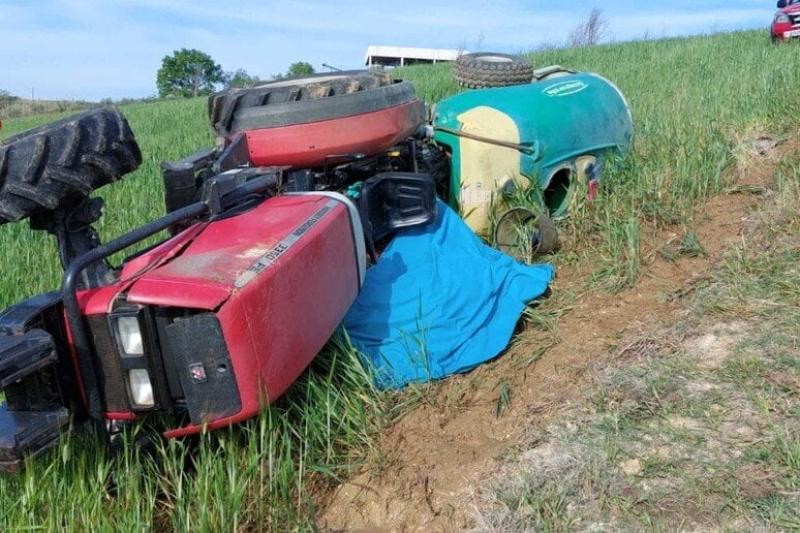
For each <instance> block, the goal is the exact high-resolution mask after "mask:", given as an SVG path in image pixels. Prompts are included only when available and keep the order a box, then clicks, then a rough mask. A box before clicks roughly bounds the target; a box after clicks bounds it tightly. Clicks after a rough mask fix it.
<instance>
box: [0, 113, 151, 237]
mask: <svg viewBox="0 0 800 533" xmlns="http://www.w3.org/2000/svg"><path fill="white" fill-rule="evenodd" d="M141 162H142V154H141V152H140V150H139V146H138V144H137V143H136V139H134V136H133V132H132V131H131V128H130V126H129V125H128V121H127V120H126V119H125V117H123V116H122V114H121V113H120V112H119V111H117V110H116V109H115V108H113V107H104V108H100V109H93V110H91V111H86V112H84V113H81V114H78V115H74V116H72V117H68V118H65V119H63V120H59V121H58V122H54V123H52V124H47V125H45V126H41V127H39V128H36V129H33V130H30V131H27V132H25V133H21V134H19V135H15V136H13V137H9V138H8V139H6V140H5V141H0V224H4V223H6V222H17V221H20V220H23V219H25V218H28V217H30V216H32V215H36V214H41V213H45V212H48V211H53V210H55V209H58V208H59V207H63V206H66V205H68V204H69V203H71V202H75V201H78V200H80V199H81V198H84V197H87V196H89V194H90V193H91V192H92V191H94V190H95V189H99V188H100V187H102V186H103V185H106V184H108V183H111V182H114V181H117V180H118V179H120V178H121V177H122V176H123V175H125V174H127V173H128V172H131V171H133V170H135V169H136V168H137V167H138V166H139V165H140V164H141Z"/></svg>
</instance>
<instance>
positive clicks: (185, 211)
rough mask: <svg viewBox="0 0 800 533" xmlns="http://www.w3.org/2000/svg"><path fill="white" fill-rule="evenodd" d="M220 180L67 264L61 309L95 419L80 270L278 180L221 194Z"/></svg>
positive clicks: (98, 413) (97, 402)
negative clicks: (80, 297)
mask: <svg viewBox="0 0 800 533" xmlns="http://www.w3.org/2000/svg"><path fill="white" fill-rule="evenodd" d="M247 171H250V172H253V171H257V169H247ZM269 171H270V172H273V171H274V169H269ZM218 177H221V176H218ZM223 183H225V182H224V181H217V180H216V179H211V180H209V181H208V182H207V183H206V186H205V187H204V189H203V199H202V200H201V201H199V202H197V203H194V204H190V205H187V206H186V207H183V208H181V209H178V210H177V211H173V212H172V213H169V214H167V215H165V216H164V217H162V218H159V219H158V220H154V221H152V222H149V223H147V224H145V225H143V226H141V227H139V228H136V229H135V230H133V231H131V232H129V233H126V234H124V235H122V236H120V237H117V238H116V239H114V240H112V241H111V242H108V243H106V244H102V245H100V246H98V247H97V248H94V249H92V250H90V251H88V252H86V253H85V254H83V255H81V256H79V257H78V258H76V259H75V260H74V261H73V262H72V263H70V265H69V267H68V268H67V269H66V270H65V272H64V281H63V283H62V285H61V291H62V297H63V300H64V310H65V313H66V316H67V326H68V329H69V333H70V335H71V336H72V345H73V347H74V350H75V357H76V358H77V360H78V365H79V367H80V373H81V377H82V379H83V386H84V390H85V393H86V403H87V409H88V412H89V416H90V417H92V418H93V419H95V420H98V421H99V420H102V416H103V406H102V402H101V398H100V389H99V386H98V378H97V372H96V369H95V366H94V362H93V359H92V354H91V347H90V344H89V338H88V335H87V334H86V330H85V329H84V323H83V319H82V317H81V309H80V305H79V304H78V280H79V279H80V275H81V272H83V271H84V270H85V269H86V268H87V267H88V266H89V265H91V264H93V263H96V262H97V261H102V260H103V259H105V258H107V257H109V256H110V255H112V254H115V253H117V252H119V251H121V250H124V249H125V248H128V247H130V246H132V245H134V244H136V243H137V242H139V241H142V240H144V239H146V238H148V237H150V236H152V235H155V234H156V233H158V232H160V231H164V230H166V229H168V228H169V227H170V226H173V225H175V224H178V223H180V222H184V221H187V220H191V219H193V218H197V217H200V216H203V215H210V216H216V215H219V214H220V213H222V212H223V211H224V210H225V209H227V208H228V207H230V206H232V205H235V204H236V203H238V202H240V201H241V200H243V199H244V198H246V197H248V196H250V195H253V194H259V193H264V192H266V191H268V190H270V189H277V186H278V183H279V182H278V178H277V177H276V176H275V175H270V176H262V177H257V178H253V179H251V180H250V181H247V182H245V183H243V184H241V185H239V186H237V187H236V188H234V189H233V190H231V191H230V192H229V193H228V194H225V195H224V196H221V195H220V189H221V186H220V185H221V184H223Z"/></svg>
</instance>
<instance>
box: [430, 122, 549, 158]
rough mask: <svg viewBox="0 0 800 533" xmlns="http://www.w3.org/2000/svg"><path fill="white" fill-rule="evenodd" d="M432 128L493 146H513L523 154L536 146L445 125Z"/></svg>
mask: <svg viewBox="0 0 800 533" xmlns="http://www.w3.org/2000/svg"><path fill="white" fill-rule="evenodd" d="M433 129H435V130H439V131H443V132H445V133H449V134H450V135H455V136H456V137H464V138H465V139H472V140H473V141H479V142H483V143H486V144H493V145H495V146H502V147H504V148H513V149H514V150H518V151H520V152H522V153H523V154H528V155H530V154H534V153H536V148H535V147H534V146H531V145H530V143H523V144H517V143H512V142H508V141H501V140H499V139H492V138H491V137H484V136H483V135H476V134H474V133H469V132H468V131H462V130H456V129H453V128H447V127H445V126H434V127H433Z"/></svg>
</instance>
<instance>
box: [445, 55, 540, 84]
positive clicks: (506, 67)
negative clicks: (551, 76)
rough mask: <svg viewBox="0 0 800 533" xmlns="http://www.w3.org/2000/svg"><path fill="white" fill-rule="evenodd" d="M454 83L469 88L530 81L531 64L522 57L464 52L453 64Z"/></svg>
mask: <svg viewBox="0 0 800 533" xmlns="http://www.w3.org/2000/svg"><path fill="white" fill-rule="evenodd" d="M453 75H454V76H455V78H456V83H458V84H459V85H460V86H462V87H467V88H470V89H486V88H490V87H507V86H509V85H521V84H524V83H530V82H531V80H532V79H533V65H532V64H531V62H530V61H528V60H527V59H525V58H524V57H520V56H516V55H509V54H495V53H492V52H479V53H475V54H464V55H462V56H459V58H458V59H456V62H455V64H454V65H453Z"/></svg>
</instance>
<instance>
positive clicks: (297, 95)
mask: <svg viewBox="0 0 800 533" xmlns="http://www.w3.org/2000/svg"><path fill="white" fill-rule="evenodd" d="M355 93H359V95H360V96H361V95H363V97H361V98H356V99H353V98H351V99H347V102H348V103H352V104H355V105H356V106H357V107H358V109H357V111H358V112H364V111H365V110H367V108H369V107H370V106H371V107H375V108H376V109H380V108H385V107H387V106H390V105H396V104H397V103H403V102H404V101H407V100H408V99H409V98H412V97H414V90H413V87H412V86H411V85H410V84H408V83H395V82H394V81H393V80H392V76H391V74H390V73H388V72H372V71H358V70H356V71H344V72H332V73H324V74H314V75H310V76H298V77H293V78H285V79H280V80H276V81H272V82H268V83H264V84H261V85H257V86H256V87H252V88H248V89H228V90H225V91H221V92H218V93H216V94H213V95H211V96H210V97H209V98H208V118H209V121H210V123H211V128H212V130H213V131H214V134H215V135H217V136H221V137H227V136H229V135H231V134H232V133H234V132H237V131H246V130H253V129H260V128H269V127H274V126H285V125H289V124H301V123H304V122H311V121H314V120H327V119H332V118H340V117H341V116H346V114H347V113H348V110H347V109H343V108H338V109H337V106H333V105H330V106H329V105H327V103H325V104H323V103H322V102H321V100H324V99H327V98H332V97H337V96H345V95H354V94H355ZM356 100H357V101H356ZM367 100H375V102H374V103H370V102H367ZM340 103H341V102H337V105H338V104H340Z"/></svg>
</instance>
